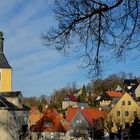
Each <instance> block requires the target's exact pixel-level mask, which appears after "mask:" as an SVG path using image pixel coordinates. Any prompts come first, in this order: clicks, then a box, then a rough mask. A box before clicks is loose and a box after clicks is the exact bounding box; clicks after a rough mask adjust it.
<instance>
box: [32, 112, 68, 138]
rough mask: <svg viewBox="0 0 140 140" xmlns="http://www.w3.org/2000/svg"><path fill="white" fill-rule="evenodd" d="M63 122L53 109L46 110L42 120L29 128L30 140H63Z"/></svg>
mask: <svg viewBox="0 0 140 140" xmlns="http://www.w3.org/2000/svg"><path fill="white" fill-rule="evenodd" d="M64 124H65V121H64V119H63V117H62V116H61V115H59V113H58V112H57V111H56V110H55V109H47V110H46V112H45V114H44V115H43V116H42V118H41V119H40V120H39V121H37V122H36V124H35V125H32V126H31V139H32V140H46V139H48V140H51V139H53V140H65V131H66V130H65V127H64Z"/></svg>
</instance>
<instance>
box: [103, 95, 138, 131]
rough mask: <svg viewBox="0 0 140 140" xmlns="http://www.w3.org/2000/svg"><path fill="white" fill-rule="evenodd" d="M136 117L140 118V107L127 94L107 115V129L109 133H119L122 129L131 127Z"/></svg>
mask: <svg viewBox="0 0 140 140" xmlns="http://www.w3.org/2000/svg"><path fill="white" fill-rule="evenodd" d="M136 116H137V117H138V118H140V106H139V105H138V104H137V103H136V102H135V101H134V100H133V98H132V97H131V95H129V94H128V93H125V94H124V95H123V96H122V97H121V98H120V100H119V101H118V102H117V103H116V104H115V105H114V107H113V108H112V109H111V110H110V111H109V113H108V114H107V116H106V119H105V122H104V124H105V128H106V130H107V131H108V132H113V133H117V132H118V129H119V128H120V127H121V129H125V128H126V126H131V125H132V123H133V122H134V119H135V117H136Z"/></svg>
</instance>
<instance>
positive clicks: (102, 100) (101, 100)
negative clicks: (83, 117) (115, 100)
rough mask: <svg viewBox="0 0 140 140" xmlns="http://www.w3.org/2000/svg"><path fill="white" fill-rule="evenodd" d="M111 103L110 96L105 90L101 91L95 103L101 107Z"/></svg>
mask: <svg viewBox="0 0 140 140" xmlns="http://www.w3.org/2000/svg"><path fill="white" fill-rule="evenodd" d="M110 103H111V98H110V96H109V95H108V94H107V93H106V92H105V91H104V92H101V93H100V95H99V96H97V97H96V99H95V102H94V104H96V106H99V107H100V108H104V107H107V106H108V105H109V104H110Z"/></svg>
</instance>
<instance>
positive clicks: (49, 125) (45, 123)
mask: <svg viewBox="0 0 140 140" xmlns="http://www.w3.org/2000/svg"><path fill="white" fill-rule="evenodd" d="M44 126H45V127H51V126H52V122H51V121H46V122H44Z"/></svg>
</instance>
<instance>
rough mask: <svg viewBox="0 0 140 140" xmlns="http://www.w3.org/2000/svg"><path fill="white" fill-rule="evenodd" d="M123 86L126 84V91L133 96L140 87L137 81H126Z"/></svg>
mask: <svg viewBox="0 0 140 140" xmlns="http://www.w3.org/2000/svg"><path fill="white" fill-rule="evenodd" d="M123 84H124V89H125V91H126V92H128V93H130V95H132V96H133V95H134V93H135V89H136V88H137V87H138V85H139V83H138V81H137V79H125V80H124V83H123Z"/></svg>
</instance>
